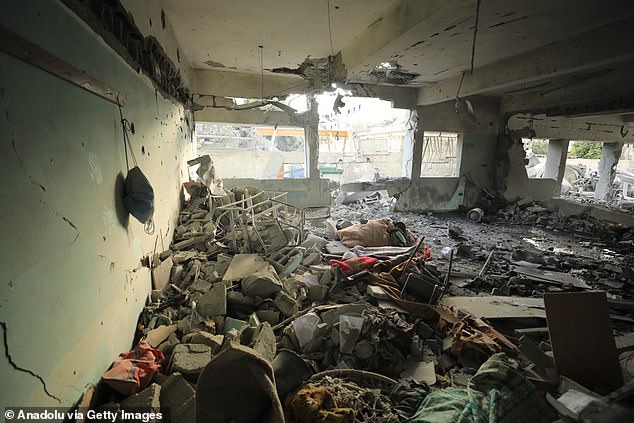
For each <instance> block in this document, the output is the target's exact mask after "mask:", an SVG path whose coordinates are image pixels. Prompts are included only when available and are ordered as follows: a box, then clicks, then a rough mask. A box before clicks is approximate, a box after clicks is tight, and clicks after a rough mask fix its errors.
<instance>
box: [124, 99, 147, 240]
mask: <svg viewBox="0 0 634 423" xmlns="http://www.w3.org/2000/svg"><path fill="white" fill-rule="evenodd" d="M119 114H120V115H121V125H122V126H123V148H124V150H125V162H126V167H127V168H128V174H127V175H126V177H125V194H124V197H123V205H124V207H125V208H126V210H127V211H128V213H130V214H131V215H132V216H134V218H135V219H137V220H138V221H139V222H141V223H143V224H144V225H145V227H144V230H145V232H146V233H148V234H153V233H154V219H153V216H154V189H153V188H152V185H151V184H150V181H148V179H147V178H146V177H145V175H144V174H143V172H141V169H140V168H139V165H138V164H137V161H136V156H135V155H134V149H133V148H132V143H131V142H130V137H129V136H128V131H130V132H132V133H133V134H134V124H132V123H130V122H128V120H127V119H124V118H123V111H122V110H121V107H119ZM128 147H130V155H131V156H132V162H133V163H134V167H133V168H132V169H130V164H129V163H128Z"/></svg>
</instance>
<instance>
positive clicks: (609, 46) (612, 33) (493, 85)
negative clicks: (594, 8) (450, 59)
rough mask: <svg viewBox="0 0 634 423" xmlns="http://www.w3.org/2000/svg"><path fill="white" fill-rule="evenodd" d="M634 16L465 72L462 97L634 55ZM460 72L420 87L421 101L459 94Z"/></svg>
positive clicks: (432, 101)
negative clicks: (632, 34)
mask: <svg viewBox="0 0 634 423" xmlns="http://www.w3.org/2000/svg"><path fill="white" fill-rule="evenodd" d="M633 26H634V17H628V18H627V19H624V20H622V21H619V22H615V23H611V24H609V25H605V26H602V27H600V28H597V29H594V30H591V31H588V32H585V33H583V34H580V35H577V36H574V37H571V38H568V39H565V40H563V41H559V42H555V43H552V44H549V45H546V46H544V47H541V48H538V49H535V50H532V51H529V52H527V53H523V54H520V55H517V56H514V57H511V58H509V59H505V60H501V61H499V62H496V63H493V64H490V65H486V66H482V67H480V68H477V69H475V70H474V71H473V73H466V74H465V76H464V80H463V82H462V86H461V89H460V96H461V97H468V96H472V95H477V94H487V93H492V92H500V91H503V90H507V89H511V88H513V87H517V86H518V85H521V84H527V83H536V82H538V81H544V80H546V79H549V78H553V77H560V76H563V75H572V74H576V73H579V72H582V71H589V70H593V69H604V68H608V67H610V66H613V65H615V64H619V63H623V62H626V61H630V60H633V59H634V44H632V43H628V42H626V41H625V40H629V39H630V38H631V33H632V27H633ZM460 78H461V76H456V77H453V78H448V79H445V80H443V81H440V82H437V83H435V84H432V85H430V86H428V87H423V88H420V89H419V92H418V104H419V105H429V104H436V103H441V102H443V101H447V100H450V99H452V98H455V97H456V93H457V90H458V86H459V85H460Z"/></svg>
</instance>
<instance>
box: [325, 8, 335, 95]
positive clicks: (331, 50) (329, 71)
mask: <svg viewBox="0 0 634 423" xmlns="http://www.w3.org/2000/svg"><path fill="white" fill-rule="evenodd" d="M327 6H328V39H329V40H330V56H328V85H330V84H331V83H332V61H333V57H334V55H335V49H334V48H333V47H332V23H331V18H330V0H327Z"/></svg>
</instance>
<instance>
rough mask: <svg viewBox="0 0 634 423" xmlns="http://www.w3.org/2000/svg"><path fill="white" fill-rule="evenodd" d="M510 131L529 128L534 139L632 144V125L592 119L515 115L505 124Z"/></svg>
mask: <svg viewBox="0 0 634 423" xmlns="http://www.w3.org/2000/svg"><path fill="white" fill-rule="evenodd" d="M507 128H508V129H510V130H514V131H516V130H520V129H524V128H530V129H531V130H532V131H534V137H535V138H546V139H554V138H564V139H570V140H584V141H601V142H604V141H607V142H622V143H623V142H627V143H631V142H634V125H633V124H629V123H626V122H623V123H621V124H615V123H608V122H600V121H596V120H593V119H590V118H588V119H571V118H566V117H547V116H544V115H537V116H533V115H529V114H516V115H513V116H511V117H510V118H509V119H508V122H507Z"/></svg>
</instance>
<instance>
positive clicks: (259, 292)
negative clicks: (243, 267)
mask: <svg viewBox="0 0 634 423" xmlns="http://www.w3.org/2000/svg"><path fill="white" fill-rule="evenodd" d="M281 290H282V283H281V282H280V281H279V279H278V278H277V275H276V274H275V273H274V272H272V271H264V272H256V273H252V274H251V275H249V276H247V277H246V278H244V279H242V293H243V294H244V295H245V296H249V297H263V298H268V297H271V296H273V295H274V294H276V293H278V292H280V291H281Z"/></svg>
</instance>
